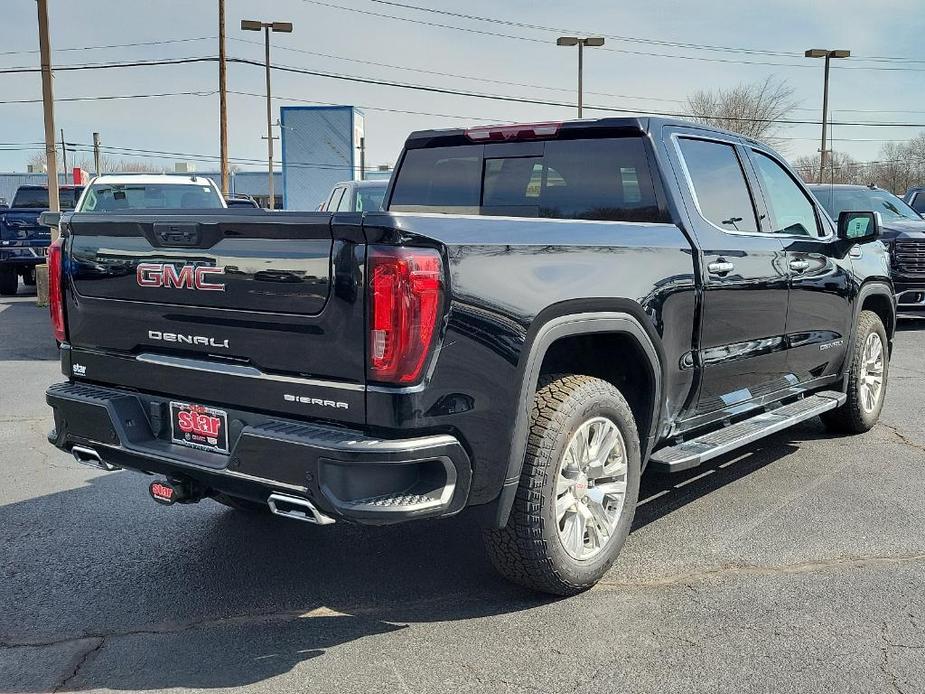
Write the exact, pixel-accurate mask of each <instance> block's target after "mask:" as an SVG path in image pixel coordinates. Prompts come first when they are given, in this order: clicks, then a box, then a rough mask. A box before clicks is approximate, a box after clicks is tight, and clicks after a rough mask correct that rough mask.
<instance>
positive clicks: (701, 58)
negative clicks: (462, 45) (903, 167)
mask: <svg viewBox="0 0 925 694" xmlns="http://www.w3.org/2000/svg"><path fill="white" fill-rule="evenodd" d="M302 2H307V3H311V4H313V5H318V6H320V7H328V8H331V9H335V10H343V11H345V12H354V13H357V14H362V15H367V16H371V17H379V18H383V19H392V20H396V21H400V22H409V23H412V24H418V25H422V26H429V27H435V28H440V29H452V30H454V31H462V32H466V33H470V34H479V35H482V36H493V37H495V38H503V39H513V40H516V41H527V42H530V43H539V44H543V45H549V41H548V40H546V39H538V38H533V37H529V36H522V35H518V34H502V33H499V32H494V31H487V30H484V29H473V28H471V27H460V26H455V25H452V24H442V23H439V22H430V21H426V20H423V19H412V18H410V17H400V16H398V15H392V14H385V13H383V12H374V11H372V10H361V9H359V8H356V7H345V6H343V5H336V4H334V3H329V2H322V0H302ZM556 31H558V30H556ZM605 36H606V35H605ZM595 50H597V51H607V52H610V53H621V54H627V55H643V56H650V57H658V58H671V59H674V60H693V61H701V62H708V63H731V64H736V65H764V66H771V67H786V68H800V69H817V68H816V66H815V65H811V64H809V62H804V63H779V62H768V61H760V60H739V59H733V58H708V57H704V56H693V55H677V54H673V53H653V52H651V51H638V50H632V49H628V48H612V47H608V46H602V47H600V48H597V49H595ZM837 67H838V69H839V70H849V69H850V70H886V71H910V72H925V68H915V67H867V66H854V67H848V66H837Z"/></svg>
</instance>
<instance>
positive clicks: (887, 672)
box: [880, 622, 906, 694]
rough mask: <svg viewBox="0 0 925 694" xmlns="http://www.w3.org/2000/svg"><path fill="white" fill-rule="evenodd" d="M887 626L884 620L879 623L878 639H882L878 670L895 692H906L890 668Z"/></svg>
mask: <svg viewBox="0 0 925 694" xmlns="http://www.w3.org/2000/svg"><path fill="white" fill-rule="evenodd" d="M887 629H888V626H887V623H886V622H883V623H882V624H881V625H880V639H881V641H883V645H882V646H881V647H880V672H882V673H883V676H884V677H886V679H887V682H888V683H889V685H890V688H891V689H892V690H893V691H894V692H897V693H898V694H906V693H905V691H903V688H902V687H900V686H899V678H898V677H897V676H896V673H895V672H893V670H892V669H890V647H891V645H892V644H890V641H889V639H888V638H887V636H886V632H887Z"/></svg>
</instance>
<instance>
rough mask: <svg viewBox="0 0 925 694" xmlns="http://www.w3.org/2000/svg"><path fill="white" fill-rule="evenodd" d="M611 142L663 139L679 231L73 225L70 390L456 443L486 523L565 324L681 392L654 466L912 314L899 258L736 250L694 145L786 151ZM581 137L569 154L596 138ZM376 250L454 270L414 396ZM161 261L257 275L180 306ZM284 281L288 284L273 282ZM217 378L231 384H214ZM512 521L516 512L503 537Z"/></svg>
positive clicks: (432, 137) (805, 386)
mask: <svg viewBox="0 0 925 694" xmlns="http://www.w3.org/2000/svg"><path fill="white" fill-rule="evenodd" d="M601 123H604V124H603V125H601ZM572 125H574V124H572ZM592 125H593V127H592V126H588V129H589V132H591V131H595V129H596V130H599V131H600V133H602V134H606V135H607V136H619V135H625V136H634V137H643V138H645V143H646V148H647V156H648V157H649V160H650V165H651V167H652V171H653V176H654V178H655V181H656V188H657V191H656V192H657V194H658V197H659V204H660V206H661V207H662V208H663V212H664V217H665V219H666V220H670V221H666V222H664V223H648V224H643V223H625V222H605V221H586V220H562V219H536V218H532V219H531V218H514V217H489V216H457V215H441V214H413V213H392V212H387V211H386V212H380V213H367V214H364V215H359V214H348V213H343V214H341V213H338V214H335V215H330V214H327V213H277V214H265V213H257V214H247V215H244V214H240V213H236V212H232V211H229V213H228V214H227V215H210V216H209V217H208V218H196V219H195V221H196V222H197V223H198V224H200V228H201V238H202V247H201V248H183V249H176V248H174V249H163V248H158V247H157V239H156V238H154V237H153V236H152V235H151V233H153V224H154V223H156V222H159V221H164V220H163V218H146V217H143V216H137V217H135V216H131V217H130V216H126V217H125V218H123V219H121V220H118V221H109V222H99V221H98V220H95V219H91V218H89V217H85V218H83V219H80V217H81V215H74V217H72V219H71V221H70V222H69V224H70V236H69V238H68V241H67V244H68V245H67V256H66V258H67V264H68V267H67V273H68V275H69V277H68V281H67V282H66V292H67V295H66V298H67V301H66V312H67V323H68V331H69V341H70V343H71V344H70V346H69V348H68V349H66V350H65V351H64V355H65V357H64V359H63V364H64V367H65V369H66V370H65V375H66V376H68V377H69V378H71V379H76V380H85V381H89V382H93V383H99V384H103V385H112V386H117V387H120V388H124V389H135V390H138V391H143V392H149V393H156V394H158V396H177V397H178V398H180V399H182V400H184V401H187V402H203V403H204V404H208V405H213V406H217V407H222V406H223V404H224V405H233V407H234V408H237V409H240V410H246V411H253V412H267V413H274V414H279V415H285V416H286V417H289V418H293V419H297V420H303V421H315V420H324V421H326V422H328V423H334V424H342V425H344V426H346V425H349V426H351V427H354V428H360V429H362V430H363V431H364V432H365V433H366V434H367V435H370V436H379V437H382V438H383V439H398V438H407V437H410V436H425V435H428V434H449V435H451V436H453V437H454V438H455V439H457V440H458V441H459V442H460V445H461V446H462V447H463V448H464V449H465V451H466V454H467V456H468V459H469V461H470V462H471V467H472V479H471V487H470V489H469V492H468V501H467V503H468V504H469V505H476V504H483V503H486V502H490V501H492V500H494V499H497V498H498V497H499V494H500V493H501V491H502V488H504V487H505V483H506V482H507V483H508V486H510V480H511V476H510V475H509V474H508V470H509V468H510V467H511V466H512V465H513V468H514V469H515V470H516V469H517V466H518V465H519V464H520V462H521V461H518V460H512V451H515V450H516V449H517V446H516V445H515V442H514V441H513V435H512V432H518V431H519V429H518V427H519V426H520V424H521V423H522V422H521V414H522V411H523V409H524V403H525V402H526V400H525V398H532V390H530V388H526V389H525V388H524V383H525V380H524V379H525V374H526V372H527V365H528V363H529V362H530V360H531V356H533V357H535V356H536V355H535V354H534V353H533V351H532V350H534V349H535V346H536V345H537V344H539V343H540V342H541V341H538V340H537V336H538V335H539V334H541V332H542V330H543V326H544V325H547V324H549V323H550V321H553V320H555V319H557V318H559V317H562V316H581V315H590V316H593V315H595V314H607V315H615V314H619V315H620V316H623V317H624V318H625V319H626V320H629V321H632V322H633V323H634V324H635V325H636V326H638V328H639V331H641V334H643V335H644V336H645V337H646V340H647V341H648V342H650V343H651V346H652V350H653V352H654V355H655V357H654V358H655V362H656V364H657V373H655V374H654V378H656V379H657V382H658V386H659V389H658V392H659V394H660V396H659V401H658V402H656V403H655V404H654V405H655V406H654V408H653V411H654V421H653V426H652V439H651V440H649V441H648V444H649V445H648V446H646V447H645V448H647V450H649V451H651V450H652V448H653V447H657V446H659V445H664V444H665V443H666V442H668V441H669V439H671V438H672V437H675V436H678V435H680V434H684V433H687V432H691V431H694V430H703V429H705V428H710V427H715V426H721V423H722V422H723V421H724V420H728V419H729V418H730V417H738V416H743V415H745V414H746V413H748V412H749V411H750V410H753V409H755V408H758V407H761V406H763V405H766V404H768V403H771V402H774V401H775V400H781V399H784V398H787V397H793V396H796V395H798V394H800V393H801V392H805V391H808V390H813V389H817V388H822V387H829V388H832V387H841V386H840V384H841V380H842V379H843V375H844V371H845V367H846V365H845V355H846V354H848V349H849V346H850V342H851V337H852V334H851V333H852V327H853V325H854V322H855V318H856V315H857V312H858V311H859V310H860V304H859V297H862V298H863V296H866V294H863V295H862V292H865V291H868V290H865V289H864V288H865V287H867V288H869V291H871V292H876V293H879V294H881V295H883V296H884V297H887V299H886V300H888V301H892V295H891V291H892V285H891V283H890V277H889V266H888V262H887V257H886V253H885V250H884V248H883V246H882V244H881V243H880V242H879V241H875V242H871V243H868V244H864V246H863V247H858V246H855V245H852V244H846V243H845V242H841V241H838V240H837V239H835V238H834V236H826V237H825V238H822V239H793V238H790V237H784V236H781V237H778V236H775V235H771V234H752V235H744V234H743V235H738V234H729V233H725V232H724V231H723V230H722V229H719V228H716V227H711V226H710V225H709V224H708V223H706V222H705V220H704V219H703V218H702V217H701V216H700V215H699V213H698V210H697V206H696V204H695V200H694V199H693V197H692V195H691V190H690V188H689V186H688V183H687V182H686V179H685V174H684V171H683V167H682V166H681V162H680V159H679V154H678V150H677V149H676V147H675V144H674V140H673V138H674V137H675V136H683V135H685V134H686V135H695V136H698V137H703V138H720V139H722V140H724V141H727V142H732V143H733V144H734V145H735V146H736V147H737V150H738V151H739V152H740V153H741V156H742V157H744V161H745V162H746V163H747V162H748V157H749V154H748V152H749V151H750V150H752V149H759V150H761V151H766V152H769V151H770V150H767V149H766V148H764V147H763V146H762V145H760V144H758V143H754V142H751V141H748V140H746V139H745V138H741V137H739V136H737V135H733V134H730V133H723V132H718V131H714V130H710V129H708V128H697V127H694V126H691V125H690V124H684V123H681V122H671V121H662V120H659V119H644V118H640V119H608V120H607V122H606V123H605V122H604V121H601V122H599V123H597V124H592ZM581 127H584V126H577V125H575V126H574V127H573V128H571V129H570V130H569V131H568V133H569V135H568V136H569V137H577V136H578V135H577V134H576V133H577V132H578V130H580V128H581ZM592 134H593V133H592ZM463 140H464V135H463V133H462V131H432V132H426V133H419V134H416V135H414V136H412V138H411V139H409V147H424V146H429V144H432V143H438V144H441V145H447V144H452V143H453V142H457V141H463ZM399 166H400V164H399ZM746 168H747V177H748V181H749V184H750V185H751V186H753V187H754V190H755V191H756V192H755V206H756V208H757V210H758V213H759V214H760V213H761V212H762V211H765V209H766V208H765V203H764V202H763V200H762V192H761V186H760V182H759V181H758V180H757V177H756V176H755V173H754V171H753V170H752V169H751V167H750V165H749V166H747V167H746ZM389 195H390V194H387V198H386V199H387V200H388V197H389ZM186 221H189V219H187V220H186ZM828 224H829V225H830V223H828ZM149 227H150V230H151V233H149ZM133 229H134V231H132V230H133ZM229 231H234V232H235V233H234V234H229V233H228V232H229ZM829 231H830V232H832V231H834V230H832V229H829ZM130 232H131V233H130ZM142 239H143V240H142ZM145 244H147V246H146V245H145ZM369 244H385V245H409V246H422V247H430V248H435V249H437V250H438V251H439V252H440V253H441V255H442V257H443V259H444V264H445V287H444V290H445V294H446V296H445V301H444V307H445V313H444V315H443V316H442V318H441V320H440V323H439V334H438V337H437V340H436V342H435V345H434V347H433V349H432V350H431V354H430V356H429V359H428V362H427V367H426V368H425V375H424V377H423V379H422V381H421V382H420V383H418V384H416V385H413V386H409V387H402V388H399V387H390V386H381V385H373V384H368V383H367V382H366V377H365V368H366V367H365V365H366V351H367V333H366V322H367V318H366V315H365V311H366V306H365V292H366V290H365V286H366V279H365V263H366V253H367V246H368V245H369ZM271 255H272V257H273V262H272V263H271V262H269V259H270V256H271ZM143 258H157V259H158V261H160V260H161V259H168V260H169V259H173V258H180V259H183V260H185V261H189V262H206V263H219V262H220V263H221V264H222V265H223V266H224V267H228V266H230V265H233V266H234V267H236V268H238V269H239V270H240V275H235V276H234V277H231V278H230V279H229V282H230V283H231V284H230V285H229V288H228V291H227V292H225V293H224V294H226V295H227V296H226V297H225V298H226V299H228V304H227V305H223V304H222V303H221V298H222V297H221V296H210V297H207V298H205V299H201V298H200V297H198V296H193V295H192V293H191V294H190V295H178V294H177V292H179V291H182V290H174V289H164V290H162V291H161V290H157V293H156V294H149V293H147V292H144V291H142V290H141V288H139V287H138V286H137V284H136V283H135V280H134V272H135V270H134V267H135V265H136V264H137V262H142V259H143ZM719 259H725V260H728V261H730V262H733V263H734V265H735V268H736V270H735V272H734V273H731V274H729V275H727V276H726V277H723V278H717V277H712V276H710V274H709V272H708V271H707V266H708V265H709V264H710V263H711V262H713V261H716V260H719ZM794 260H796V261H800V262H802V261H806V263H807V264H808V265H807V269H806V270H805V271H802V272H801V273H799V274H796V273H794V271H793V270H792V269H791V262H792V261H794ZM263 266H267V267H271V266H272V267H271V270H272V272H274V273H276V274H273V275H271V276H270V277H269V278H266V277H264V278H261V277H260V276H259V274H260V272H261V270H260V268H261V267H263ZM283 271H286V272H288V273H290V274H289V275H288V276H287V275H285V273H284V272H283ZM229 277H230V274H229ZM288 280H292V281H291V282H290V281H288ZM216 294H220V293H216ZM153 326H166V327H164V328H155V329H164V330H170V331H172V332H176V333H195V334H196V335H204V336H209V337H212V336H213V335H214V336H216V337H219V338H222V339H225V338H227V339H228V340H229V348H228V349H227V350H215V349H213V348H211V347H208V346H205V345H183V346H179V345H166V346H165V345H163V344H154V343H152V341H150V340H149V339H148V338H147V331H148V330H151V329H152V328H153ZM891 328H892V326H890V329H891ZM634 339H635V338H634ZM217 351H219V352H221V353H216V352H217ZM150 354H154V355H155V356H157V355H160V356H169V357H178V358H184V359H190V360H193V361H197V360H198V362H197V363H199V365H200V367H201V368H200V369H198V370H196V369H194V370H189V369H186V368H176V367H173V366H165V365H163V364H159V365H156V366H152V364H150V363H149V362H146V361H144V359H145V358H146V357H145V355H150ZM623 356H624V355H621V354H619V353H616V354H613V356H612V358H613V359H614V360H620V359H621V358H623ZM75 364H78V365H79V366H81V367H87V368H86V370H85V372H80V370H79V369H76V367H75ZM210 364H211V365H214V368H215V373H211V374H210V373H208V372H207V371H208V369H209V368H210V367H209V365H210ZM227 365H231V366H233V367H246V368H252V369H256V370H257V371H259V373H260V374H261V375H262V376H263V377H266V378H264V379H263V380H255V381H253V383H255V384H258V383H259V387H257V386H255V387H253V388H246V387H244V386H242V383H245V382H247V383H251V382H250V381H247V380H246V378H245V379H242V377H240V376H233V375H228V374H227V373H224V372H222V367H223V366H227ZM202 368H205V369H206V371H203V370H202ZM286 379H290V380H286ZM292 379H302V380H301V381H299V382H300V383H302V385H301V386H298V387H299V388H301V390H299V391H298V392H297V393H296V394H297V395H299V396H304V397H306V398H317V399H320V400H325V399H331V400H333V401H337V402H340V401H343V402H346V403H348V407H347V408H345V409H338V408H334V409H332V408H330V407H326V406H324V405H312V404H310V403H309V404H305V403H302V402H298V401H296V402H293V401H287V400H286V399H285V398H284V395H285V394H287V393H289V391H290V390H291V389H292V388H293V387H295V386H293V385H292V383H293V382H295V381H293V380H292ZM833 384H835V385H834V386H833ZM527 385H528V386H531V384H527ZM531 387H532V386H531ZM514 478H515V479H516V474H515V476H514ZM505 517H506V516H505V515H504V513H501V514H500V516H499V518H500V519H501V522H503V520H504V518H505Z"/></svg>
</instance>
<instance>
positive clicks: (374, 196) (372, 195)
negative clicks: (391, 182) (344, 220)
mask: <svg viewBox="0 0 925 694" xmlns="http://www.w3.org/2000/svg"><path fill="white" fill-rule="evenodd" d="M385 188H386V187H385V186H382V187H381V188H378V187H372V186H370V187H363V188H357V209H356V211H357V212H378V211H379V210H381V209H382V199H383V198H384V197H385Z"/></svg>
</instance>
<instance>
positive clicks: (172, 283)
mask: <svg viewBox="0 0 925 694" xmlns="http://www.w3.org/2000/svg"><path fill="white" fill-rule="evenodd" d="M223 274H225V268H221V267H199V266H197V265H174V264H172V263H138V267H136V268H135V281H136V282H137V283H138V286H139V287H167V288H168V289H169V288H173V289H198V290H199V291H202V292H223V291H225V284H224V283H223V282H210V281H209V280H208V277H209V276H210V275H223Z"/></svg>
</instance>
